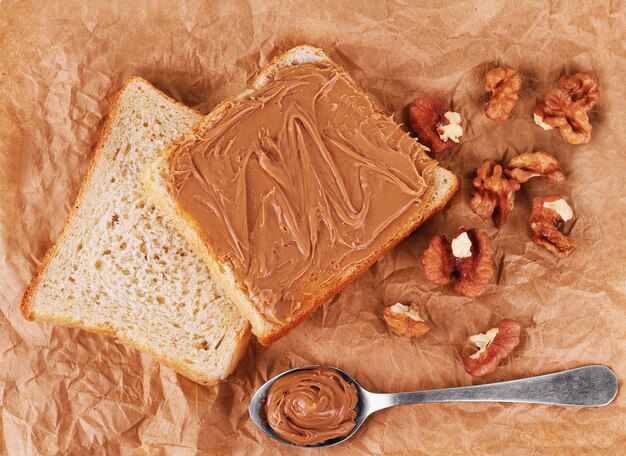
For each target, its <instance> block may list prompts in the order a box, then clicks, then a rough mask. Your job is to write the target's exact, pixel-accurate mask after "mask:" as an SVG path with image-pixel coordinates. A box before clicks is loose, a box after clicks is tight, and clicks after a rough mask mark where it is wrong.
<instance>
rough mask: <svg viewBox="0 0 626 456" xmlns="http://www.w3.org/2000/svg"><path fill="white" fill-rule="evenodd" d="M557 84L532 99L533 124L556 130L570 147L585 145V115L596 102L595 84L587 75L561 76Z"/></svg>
mask: <svg viewBox="0 0 626 456" xmlns="http://www.w3.org/2000/svg"><path fill="white" fill-rule="evenodd" d="M559 82H560V84H561V87H560V88H554V89H552V90H550V91H549V92H548V93H546V95H545V97H544V98H543V99H541V98H537V99H536V105H535V112H534V114H533V117H534V120H535V123H536V124H537V125H539V126H540V127H541V128H543V129H544V130H551V129H553V128H558V129H559V132H560V133H561V136H562V137H563V138H564V139H565V140H566V141H567V142H568V143H570V144H587V143H588V142H589V141H590V140H591V129H592V127H591V124H590V123H589V116H588V115H587V113H588V112H589V110H591V108H593V107H594V106H595V105H596V103H597V102H598V100H599V99H600V91H599V90H598V85H597V83H596V81H595V80H594V79H593V77H592V76H591V75H590V74H589V73H576V74H575V75H574V76H572V77H569V76H567V75H564V76H562V77H561V79H560V81H559Z"/></svg>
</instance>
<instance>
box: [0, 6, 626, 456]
mask: <svg viewBox="0 0 626 456" xmlns="http://www.w3.org/2000/svg"><path fill="white" fill-rule="evenodd" d="M625 22H626V21H625V14H624V10H623V5H622V4H621V3H620V2H609V1H605V2H602V1H591V2H558V1H557V2H541V1H534V2H515V3H513V2H509V1H505V0H500V1H490V2H487V1H484V2H483V1H465V2H444V1H435V2H432V1H431V2H422V5H418V4H412V5H407V4H405V2H401V1H393V0H390V1H386V2H365V1H364V2H361V3H359V4H357V2H345V4H342V3H341V2H337V1H332V0H318V1H316V2H297V1H277V2H272V3H268V2H265V1H260V0H259V1H257V0H238V1H233V2H213V4H210V3H208V2H200V1H194V2H173V1H151V2H128V1H118V0H108V1H106V2H82V1H78V0H66V1H63V2H48V1H45V0H37V1H28V0H23V1H17V0H9V1H7V0H5V1H4V2H2V3H1V4H0V204H1V205H0V211H1V212H0V258H1V259H2V267H1V268H0V297H1V302H0V308H1V310H2V312H1V313H0V407H1V408H0V442H1V443H0V452H1V453H2V454H11V455H22V454H89V455H100V454H132V455H148V454H150V455H152V454H168V455H169V454H171V455H186V454H189V455H191V454H266V455H275V454H300V452H299V451H298V450H294V449H291V448H288V447H286V446H283V445H281V444H278V443H277V442H274V441H273V440H271V439H269V438H268V437H266V436H265V435H264V434H262V433H261V432H260V431H259V430H257V429H256V427H255V426H254V425H253V423H252V422H251V421H250V420H249V418H248V414H247V405H248V401H249V399H250V395H251V394H252V392H253V391H254V390H255V389H256V388H257V387H258V386H259V385H260V384H261V383H262V382H264V381H265V380H266V379H268V378H270V377H272V376H274V375H276V374H278V373H280V372H281V371H283V370H285V369H287V368H290V367H294V366H300V365H306V364H318V363H320V364H331V365H334V366H338V367H341V368H343V369H345V370H346V371H348V372H350V373H351V374H352V375H354V377H355V378H356V379H358V381H359V382H361V383H362V384H363V386H364V387H366V388H368V389H371V390H373V391H408V390H414V389H422V388H443V387H450V386H457V385H470V384H473V383H482V382H493V381H500V380H508V379H515V378H521V377H525V376H529V375H535V374H542V373H549V372H554V371H557V370H561V369H566V368H572V367H577V366H581V365H584V364H590V363H601V364H606V365H608V366H610V367H611V368H612V369H613V370H614V371H615V372H616V373H617V375H618V377H619V378H620V381H622V380H623V379H624V378H626V323H625V322H624V320H625V318H626V299H625V296H626V284H625V282H626V267H625V262H624V258H625V257H626V252H625V248H624V247H625V242H624V234H623V228H624V226H626V212H625V211H624V207H625V204H626V190H625V187H626V186H625V185H624V184H625V173H626V172H625V169H626V155H625V154H624V150H625V148H626V139H624V137H625V133H626V132H625V130H624V120H623V116H624V108H625V106H624V101H623V100H624V98H623V95H624V91H625V88H626V85H625V83H624V80H623V76H624V73H625V70H626V66H625V54H626V53H625V50H624V42H625V39H624V38H625V37H624V33H623V32H624V30H626V24H625ZM302 43H308V44H312V45H315V46H319V47H322V48H324V49H325V50H326V51H327V52H328V53H329V54H330V55H331V57H332V58H333V59H335V60H336V61H337V62H339V63H340V64H342V65H344V66H345V68H346V69H347V70H348V71H349V72H350V74H351V75H352V76H353V78H354V79H355V80H356V81H357V82H358V83H359V84H360V85H361V86H362V87H363V88H364V89H365V90H366V91H367V92H369V93H370V94H371V95H372V96H373V97H374V98H375V99H376V100H377V101H378V102H380V104H381V105H382V106H383V107H384V108H385V109H386V110H388V111H389V112H395V113H396V116H397V118H398V120H400V121H406V118H405V114H406V112H405V106H406V105H407V104H408V103H410V102H411V101H412V99H413V98H414V97H415V96H416V95H417V94H421V93H427V94H430V95H432V96H435V97H437V98H439V99H441V100H443V101H445V102H448V103H450V104H451V105H452V106H453V107H454V109H455V110H457V111H459V112H460V113H461V114H462V115H463V119H464V126H465V130H466V134H465V136H464V137H463V140H462V145H461V146H460V147H458V148H456V149H455V150H453V151H451V152H449V153H446V154H445V155H443V157H442V162H443V164H444V165H445V166H447V167H449V168H450V169H452V170H453V171H454V172H455V173H457V174H458V175H460V176H462V177H463V187H462V189H461V191H460V192H459V194H457V196H456V197H455V198H454V200H453V201H452V203H451V204H450V205H449V208H448V209H447V210H446V211H445V212H444V213H442V214H440V215H437V216H436V217H435V218H433V219H432V220H431V221H430V222H428V223H427V224H426V225H424V226H423V227H422V228H420V229H419V230H418V231H417V232H416V233H415V234H413V235H412V236H411V237H410V238H409V239H408V240H406V241H405V242H403V243H402V244H401V245H400V246H398V247H397V248H396V249H394V250H393V251H392V252H391V253H390V254H388V255H387V256H385V257H384V258H383V259H382V260H381V261H380V262H379V263H378V264H376V265H375V266H374V267H372V268H371V269H370V270H369V271H367V272H366V273H365V274H363V275H362V276H361V277H360V278H359V279H358V280H357V281H356V282H355V283H354V284H353V285H351V286H349V287H348V288H347V289H346V290H345V291H344V292H342V293H341V294H340V295H339V296H337V297H336V298H335V299H333V300H332V302H331V303H329V304H327V305H326V306H324V307H323V308H321V309H319V310H318V311H317V312H315V314H314V315H313V316H312V317H311V318H310V319H308V320H307V321H306V322H304V323H303V324H302V325H301V326H299V327H298V328H297V329H296V330H294V331H293V332H292V333H291V334H290V335H289V336H287V337H285V338H284V339H281V340H280V341H278V342H276V343H275V344H274V345H272V346H271V347H262V346H259V345H258V344H257V343H256V342H253V343H251V344H250V347H249V349H248V351H247V353H246V355H245V357H244V358H243V360H242V361H241V363H240V365H239V367H238V368H237V370H236V371H235V373H234V374H233V375H232V376H231V378H230V379H229V381H228V382H226V383H223V384H221V385H219V386H216V387H211V388H206V387H202V386H199V385H196V384H194V383H193V382H191V381H189V380H187V379H185V378H183V377H181V376H178V375H176V374H174V373H173V372H172V371H171V370H170V369H167V368H165V367H162V366H160V365H159V364H157V363H155V362H154V361H153V360H152V359H151V358H150V357H148V356H146V355H143V354H141V353H139V352H137V351H135V350H131V349H128V348H126V347H124V346H121V345H118V344H116V343H115V341H114V340H112V339H109V338H106V337H102V336H97V335H92V334H89V333H87V332H83V331H79V330H69V329H64V328H60V327H53V326H48V325H42V324H38V323H30V322H26V321H24V320H23V319H22V317H21V315H20V313H19V308H18V305H19V301H20V298H21V296H22V293H23V291H24V289H25V287H26V285H27V283H28V282H29V280H30V278H31V276H32V274H33V272H34V271H35V268H36V267H37V264H38V262H39V261H40V259H41V258H42V257H43V255H44V252H45V250H46V249H47V248H48V247H49V246H50V245H51V243H52V241H53V240H54V238H55V236H56V235H57V233H58V231H59V229H60V227H61V226H62V224H63V223H64V220H65V217H66V215H67V213H68V210H69V207H70V205H71V204H72V202H73V201H74V198H75V196H76V193H77V190H78V187H79V184H80V181H81V179H82V177H83V174H84V172H85V170H86V166H87V164H88V161H89V158H90V157H91V151H92V148H93V146H94V144H95V142H96V140H97V137H98V135H99V129H100V127H101V125H102V120H103V116H105V114H106V112H107V109H108V105H109V102H110V101H111V97H112V95H113V93H114V92H115V91H116V90H117V89H119V88H120V87H121V84H122V82H123V81H124V79H125V78H127V77H128V76H130V75H133V74H137V75H140V76H143V77H145V78H146V79H148V80H149V81H151V82H153V83H154V84H155V85H156V86H157V87H159V88H160V89H162V90H164V91H165V92H167V93H168V94H170V95H172V96H173V97H174V98H177V99H179V100H181V101H182V102H184V103H186V104H188V105H190V106H192V107H195V108H198V109H199V110H201V111H203V112H208V111H209V110H210V109H211V108H212V107H213V106H215V105H216V104H217V103H218V102H220V101H221V100H222V99H224V98H225V97H227V96H231V95H233V94H236V93H238V92H239V91H240V90H242V89H243V88H244V86H245V83H246V81H247V80H248V79H250V78H251V77H252V75H253V74H254V72H255V71H256V70H257V69H258V68H259V67H260V66H263V65H264V64H265V63H267V62H268V59H270V58H271V57H273V56H274V55H277V54H278V53H280V52H281V51H285V50H287V49H289V48H290V47H292V46H294V45H297V44H302ZM494 63H503V64H507V65H509V66H512V67H513V68H517V69H519V70H520V72H521V74H522V76H523V78H524V85H523V88H522V91H521V93H520V102H519V104H518V106H517V107H516V108H515V110H514V111H513V115H512V118H511V120H509V121H508V122H506V123H504V124H501V125H499V124H496V123H494V122H493V121H491V120H489V119H487V118H486V117H485V115H484V113H483V106H484V103H485V101H486V94H485V92H484V91H483V84H484V75H485V73H486V71H487V69H489V68H490V67H491V66H492V65H493V64H494ZM578 70H592V71H593V72H594V74H595V76H596V77H597V78H598V80H599V83H600V90H601V93H602V95H601V96H602V98H601V101H600V103H599V105H598V106H597V107H596V108H595V109H594V111H593V113H592V124H593V125H594V129H593V137H592V140H591V142H590V143H589V144H588V145H584V146H571V145H568V144H566V143H565V142H564V141H563V140H562V139H561V138H560V136H559V135H558V133H556V132H544V131H543V130H541V129H540V128H539V127H537V126H535V125H534V124H533V122H532V109H533V106H534V97H535V96H537V95H542V94H544V93H545V91H546V90H547V89H548V88H549V87H551V86H553V85H554V84H555V83H556V81H557V79H558V77H559V76H560V75H561V74H562V73H564V72H567V73H573V72H576V71H578ZM530 150H547V151H550V152H553V153H554V154H556V155H557V157H558V158H559V160H560V162H561V164H562V166H563V169H564V170H565V171H566V173H567V177H568V178H567V181H566V182H565V183H563V184H554V183H551V182H548V181H547V180H546V179H539V178H537V179H533V180H532V181H531V182H529V183H528V184H525V185H524V188H523V190H522V191H521V192H520V193H519V194H518V197H517V201H516V208H515V211H514V212H513V214H512V217H511V219H510V220H509V222H508V223H507V225H506V226H505V227H504V229H503V230H501V231H500V232H498V231H497V230H496V229H495V228H494V227H493V225H492V223H491V221H489V220H486V221H482V220H481V219H480V218H479V217H478V216H476V215H475V214H473V213H472V212H471V211H470V210H469V208H468V199H469V193H470V190H471V188H470V187H471V178H470V174H471V172H472V171H473V170H474V169H475V167H476V166H477V165H478V164H480V162H481V161H482V160H484V159H485V158H493V159H497V160H503V161H504V162H508V159H509V158H510V157H512V156H514V155H515V154H517V153H521V152H525V151H530ZM548 192H560V193H563V194H564V195H566V197H567V198H569V199H570V200H571V201H572V203H573V208H574V211H575V213H576V215H577V217H578V219H577V222H576V224H575V225H574V228H573V230H572V233H571V234H572V236H573V237H574V238H575V239H576V241H577V243H578V248H577V249H576V251H575V252H574V253H573V255H572V256H571V257H569V258H565V259H562V260H557V259H555V258H554V257H553V256H552V255H550V254H549V253H548V252H547V251H545V250H543V249H542V248H540V247H538V246H536V245H534V244H533V243H532V242H531V241H530V232H529V229H528V228H527V225H526V218H527V217H528V214H529V210H530V203H531V201H532V198H533V197H534V196H536V195H542V194H547V193H548ZM459 225H465V226H466V227H477V228H481V229H483V230H485V231H487V233H488V234H489V235H490V236H491V238H492V240H493V243H494V245H495V247H496V249H497V254H496V255H497V266H498V273H497V275H496V279H497V280H496V282H497V283H492V284H491V285H490V286H489V288H488V289H487V292H486V293H485V294H484V295H483V296H481V297H479V298H477V299H469V298H463V297H458V296H456V295H455V294H454V292H453V291H452V288H451V287H438V286H434V285H432V284H430V283H428V282H427V281H426V280H425V277H424V274H423V272H422V270H421V268H420V266H419V262H418V254H419V253H420V252H421V251H422V250H423V249H424V247H425V246H426V245H427V242H428V240H429V239H430V237H431V236H432V235H434V234H436V233H443V234H446V235H448V236H451V235H453V233H454V232H455V231H456V229H457V228H458V226H459ZM396 301H402V302H407V303H408V302H416V303H418V304H419V306H420V308H421V309H422V311H423V312H424V313H425V314H427V315H428V317H429V320H430V321H431V323H432V325H433V329H432V330H431V331H430V333H429V334H428V335H426V336H425V337H423V338H421V339H419V340H416V341H413V342H408V341H405V340H403V339H401V338H399V337H397V336H393V335H391V334H390V333H389V331H388V329H387V327H386V326H385V323H384V321H383V320H382V318H381V312H382V307H383V305H384V304H385V303H394V302H396ZM502 317H508V318H514V319H516V320H518V321H519V322H520V323H521V324H522V325H523V327H524V332H523V336H522V342H521V345H520V346H519V347H518V348H517V349H516V350H515V352H514V353H513V355H512V356H511V357H510V359H509V360H508V361H506V363H505V364H504V365H503V366H502V367H501V368H500V369H499V370H498V371H497V372H496V373H495V374H493V375H491V376H488V377H487V378H485V379H483V380H475V379H472V378H471V377H469V376H468V375H467V374H465V372H464V371H463V368H462V366H461V363H460V358H461V356H462V355H465V354H467V352H468V350H469V349H470V348H469V345H468V343H467V337H468V335H471V334H474V333H476V332H482V331H484V330H486V329H488V328H489V327H490V325H492V324H493V323H495V322H496V321H497V320H498V319H500V318H502ZM624 398H625V396H624V394H623V393H620V394H619V395H618V397H617V399H616V400H615V401H614V402H613V403H612V404H611V405H610V406H608V407H604V408H597V409H579V408H565V407H554V406H538V405H515V404H428V405H420V406H406V407H401V408H395V409H390V410H385V411H382V412H379V413H377V414H375V415H373V416H372V417H371V419H370V420H369V421H368V422H367V423H366V424H365V425H364V426H363V428H362V429H361V430H359V432H358V433H357V434H356V435H355V436H354V437H353V438H352V439H351V440H350V441H349V442H347V443H344V444H342V445H340V446H337V447H334V448H330V449H327V450H312V451H310V453H311V454H322V453H323V454H329V455H330V454H363V453H368V454H386V455H394V454H395V455H401V454H402V455H404V454H434V453H444V454H460V453H462V454H503V453H506V454H528V453H531V452H537V451H540V452H545V453H551V454H574V453H576V454H578V453H579V452H580V451H581V450H583V451H586V452H589V453H598V452H603V453H606V454H618V453H620V452H621V451H623V448H624V445H625V444H626V431H625V429H626V400H625V399H624Z"/></svg>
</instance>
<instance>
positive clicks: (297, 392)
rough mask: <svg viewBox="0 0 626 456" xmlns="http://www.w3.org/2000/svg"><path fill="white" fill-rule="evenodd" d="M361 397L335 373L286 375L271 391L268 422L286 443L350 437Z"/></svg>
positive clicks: (324, 370)
mask: <svg viewBox="0 0 626 456" xmlns="http://www.w3.org/2000/svg"><path fill="white" fill-rule="evenodd" d="M357 402H358V397H357V394H356V389H355V388H354V386H353V385H351V384H350V383H348V382H347V381H345V380H344V379H343V377H342V376H341V375H339V374H338V373H337V372H336V371H334V370H333V369H330V368H328V367H318V368H315V369H308V370H302V371H299V372H294V373H292V374H287V375H285V376H284V377H281V378H279V379H278V380H276V381H275V382H274V383H273V384H272V386H271V387H270V390H269V393H268V395H267V399H266V402H265V413H266V416H267V422H268V423H269V425H270V426H271V428H272V429H274V431H275V432H276V434H278V435H279V436H280V437H282V438H283V439H285V440H287V441H288V442H291V443H294V444H296V445H301V446H305V445H316V444H318V443H322V442H325V441H327V440H330V439H334V438H337V437H343V436H345V435H348V434H349V433H350V431H351V430H352V429H353V428H354V426H355V422H354V420H355V419H356V411H355V410H354V407H356V405H357Z"/></svg>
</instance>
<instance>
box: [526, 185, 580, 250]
mask: <svg viewBox="0 0 626 456" xmlns="http://www.w3.org/2000/svg"><path fill="white" fill-rule="evenodd" d="M573 218H574V212H573V211H572V209H571V207H570V206H569V204H567V201H565V199H564V198H563V197H562V196H561V195H549V196H538V197H536V198H535V199H534V200H533V208H532V211H531V212H530V217H528V224H529V225H530V229H531V230H532V232H533V238H532V239H533V242H534V243H535V244H537V245H542V246H544V247H545V248H546V249H548V250H549V251H550V252H552V253H553V254H554V255H556V256H557V257H566V256H568V255H569V254H571V253H572V251H573V250H574V248H576V242H574V240H573V239H571V238H569V237H567V236H565V235H564V234H563V233H561V231H560V230H559V227H560V226H561V225H562V224H563V223H565V222H567V221H569V220H571V219H573Z"/></svg>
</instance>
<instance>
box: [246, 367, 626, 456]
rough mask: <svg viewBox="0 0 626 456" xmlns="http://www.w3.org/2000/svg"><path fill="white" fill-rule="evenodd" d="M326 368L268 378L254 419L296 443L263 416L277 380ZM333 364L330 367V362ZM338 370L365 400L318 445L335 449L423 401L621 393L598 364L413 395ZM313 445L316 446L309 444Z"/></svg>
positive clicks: (585, 402)
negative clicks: (384, 414) (387, 413)
mask: <svg viewBox="0 0 626 456" xmlns="http://www.w3.org/2000/svg"><path fill="white" fill-rule="evenodd" d="M316 367H320V366H306V367H297V368H295V369H291V370H288V371H285V372H283V373H282V374H279V375H277V376H276V377H274V378H272V379H271V380H268V381H267V382H265V384H264V385H263V386H261V387H260V388H259V389H258V390H257V391H256V393H254V395H253V396H252V399H251V400H250V406H249V407H248V411H249V413H250V417H251V418H252V421H254V423H255V424H256V425H257V426H258V427H259V428H260V429H261V430H262V431H263V432H265V433H266V434H267V435H269V436H270V437H272V438H274V439H276V440H278V441H279V442H282V443H286V444H287V445H291V446H298V445H294V444H293V443H290V442H287V441H286V440H284V439H282V438H280V437H279V436H278V435H276V433H275V432H274V430H273V429H272V428H271V427H270V426H269V424H268V423H267V421H266V420H265V419H264V418H263V417H264V415H265V411H264V410H263V409H264V399H265V397H266V396H267V392H268V390H269V388H270V387H271V386H272V383H274V382H275V381H276V380H278V379H279V378H280V377H282V376H284V375H288V374H291V373H293V372H297V371H301V370H305V369H314V368H316ZM329 367H330V366H329ZM330 368H331V369H334V370H335V371H337V372H338V373H339V374H340V375H341V376H342V377H343V378H344V379H346V381H348V382H350V383H352V384H353V385H354V387H355V388H356V392H357V395H358V398H359V402H358V403H357V405H356V407H355V410H356V412H357V417H356V425H355V426H354V428H353V429H352V431H350V433H349V434H348V435H346V436H344V437H338V438H336V439H332V440H328V441H326V442H324V443H320V444H319V445H314V446H315V447H329V446H333V445H337V444H338V443H341V442H343V441H345V440H348V439H349V438H350V437H352V435H354V433H355V432H356V431H357V429H359V427H361V425H362V424H363V422H364V421H365V420H366V419H367V417H368V416H370V415H371V414H372V413H374V412H377V411H379V410H382V409H385V408H387V407H394V406H396V405H407V404H420V403H425V402H457V401H458V402H526V403H534V404H555V405H578V406H583V407H599V406H602V405H607V404H609V403H610V402H611V401H612V400H613V399H614V398H615V395H616V394H617V378H616V377H615V374H614V373H613V371H612V370H611V369H609V368H608V367H606V366H601V365H592V366H584V367H579V368H576V369H570V370H566V371H562V372H556V373H554V374H547V375H539V376H537V377H529V378H522V379H519V380H511V381H508V382H500V383H488V384H485V385H474V386H464V387H460V388H446V389H438V390H427V391H414V392H410V393H371V392H369V391H366V390H365V389H363V388H362V387H361V385H359V384H358V383H357V382H356V381H355V380H354V379H353V378H352V377H350V376H349V375H348V374H346V373H345V372H344V371H342V370H341V369H337V368H336V367H330ZM306 448H310V447H306Z"/></svg>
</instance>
